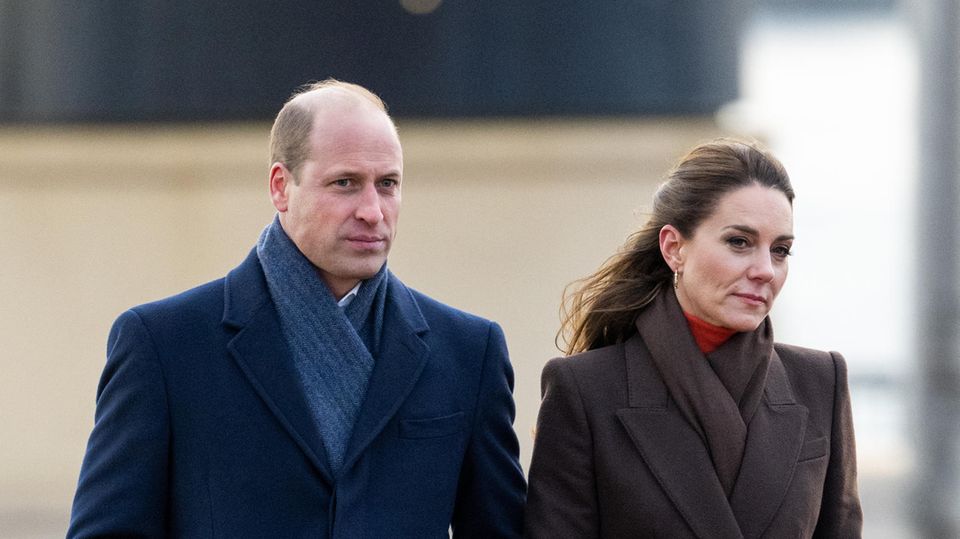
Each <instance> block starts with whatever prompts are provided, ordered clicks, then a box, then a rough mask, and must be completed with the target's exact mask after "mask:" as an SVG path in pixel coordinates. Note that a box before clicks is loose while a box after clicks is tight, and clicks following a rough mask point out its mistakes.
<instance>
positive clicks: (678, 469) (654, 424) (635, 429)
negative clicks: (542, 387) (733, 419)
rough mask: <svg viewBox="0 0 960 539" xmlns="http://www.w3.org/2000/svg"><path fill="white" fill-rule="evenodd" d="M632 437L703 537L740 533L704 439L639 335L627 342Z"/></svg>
mask: <svg viewBox="0 0 960 539" xmlns="http://www.w3.org/2000/svg"><path fill="white" fill-rule="evenodd" d="M624 354H625V356H626V357H625V360H626V366H627V387H628V396H629V400H628V403H629V408H622V409H620V410H618V411H617V417H618V418H619V420H620V422H621V423H622V424H623V426H624V428H625V429H626V430H627V433H628V434H629V435H630V439H631V440H633V443H634V445H636V447H637V449H638V450H639V452H640V454H641V456H642V457H643V460H644V461H645V462H646V463H647V465H648V466H649V468H650V471H651V472H652V473H653V475H654V476H655V477H656V478H657V481H658V482H659V483H660V485H661V487H662V488H663V490H664V491H665V492H666V494H667V496H668V497H669V498H670V500H671V501H672V502H673V504H674V505H675V506H676V507H677V509H678V510H679V512H680V514H681V515H683V518H684V520H686V522H687V524H688V525H689V526H690V528H691V529H692V530H693V532H694V533H695V534H696V535H697V536H698V537H701V538H728V537H731V538H739V537H742V535H741V533H740V529H739V526H738V525H737V521H736V519H735V518H734V514H733V512H732V511H731V509H730V505H729V503H728V502H727V497H726V495H725V494H724V491H723V487H722V486H721V485H720V481H719V479H718V478H717V474H716V471H715V470H714V468H713V462H712V461H711V460H710V455H709V454H708V453H707V449H706V446H705V445H704V442H703V440H702V439H701V438H700V437H699V435H698V434H697V433H696V431H694V430H693V428H692V427H691V426H690V425H689V424H688V423H687V422H686V420H684V419H683V416H682V415H681V414H680V412H679V410H677V408H676V407H675V406H674V405H672V403H671V402H670V399H669V396H668V393H667V388H666V386H665V385H664V383H663V380H662V379H661V377H660V375H659V373H658V372H657V370H656V368H655V367H654V365H653V362H652V360H651V358H650V356H649V352H648V351H647V350H646V348H645V347H644V345H643V342H642V340H641V339H640V337H639V336H634V337H633V338H631V339H630V340H628V341H627V342H626V344H625V346H624Z"/></svg>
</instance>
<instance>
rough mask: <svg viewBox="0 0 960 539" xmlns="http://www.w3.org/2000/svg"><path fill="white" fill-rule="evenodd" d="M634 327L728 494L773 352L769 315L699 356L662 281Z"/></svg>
mask: <svg viewBox="0 0 960 539" xmlns="http://www.w3.org/2000/svg"><path fill="white" fill-rule="evenodd" d="M637 329H638V330H639V332H640V336H641V337H642V338H643V342H644V344H646V346H647V349H648V350H649V351H650V355H651V357H652V359H653V363H654V365H655V366H656V368H657V370H658V371H659V372H660V375H661V376H663V380H664V382H665V383H666V386H667V390H668V391H669V393H670V396H671V397H672V398H673V400H674V402H675V403H676V404H677V407H678V408H679V409H680V412H681V413H682V414H683V416H684V418H685V419H686V420H687V422H688V423H690V425H691V426H692V427H693V428H694V430H696V431H697V433H698V434H699V435H700V438H702V439H703V441H704V445H706V447H707V449H708V450H709V452H710V458H711V460H712V461H713V467H714V469H715V470H716V471H717V477H718V478H719V479H720V484H721V485H723V488H724V490H725V491H726V493H727V496H728V497H729V496H730V494H731V492H733V486H734V485H735V484H736V480H737V475H738V474H739V472H740V463H741V462H742V461H743V451H744V448H745V447H746V441H747V425H749V424H750V420H751V419H752V418H753V414H754V413H755V412H756V411H757V408H758V407H759V406H760V399H761V398H762V397H763V388H764V384H765V383H766V379H767V369H768V367H769V366H770V358H771V355H772V353H773V330H772V329H771V326H770V320H769V319H764V321H763V322H762V323H761V324H760V326H759V327H758V328H757V329H756V330H754V331H748V332H739V333H736V334H734V335H733V336H732V337H730V338H729V339H728V340H727V341H726V342H725V343H723V344H722V345H720V347H719V348H717V349H716V350H714V351H713V352H711V353H710V354H709V355H707V356H706V357H704V355H703V353H702V352H701V351H700V348H699V347H698V346H697V343H696V342H695V341H694V339H693V335H692V334H691V333H690V328H689V326H688V324H687V320H686V318H685V317H684V316H683V312H682V311H681V309H680V304H679V303H678V302H677V296H676V294H675V293H674V291H673V289H672V288H670V287H665V288H664V289H663V291H661V292H660V293H659V294H657V297H656V298H654V300H653V301H652V302H651V303H650V304H649V305H648V306H647V307H646V308H645V309H644V310H643V311H641V312H640V315H639V316H638V317H637Z"/></svg>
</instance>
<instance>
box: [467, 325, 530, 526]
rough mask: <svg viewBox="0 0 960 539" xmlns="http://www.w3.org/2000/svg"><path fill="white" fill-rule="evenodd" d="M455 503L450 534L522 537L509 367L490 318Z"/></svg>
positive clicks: (522, 491) (521, 487)
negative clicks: (473, 411) (472, 419)
mask: <svg viewBox="0 0 960 539" xmlns="http://www.w3.org/2000/svg"><path fill="white" fill-rule="evenodd" d="M475 410H476V412H475V415H474V421H473V425H472V427H471V435H470V441H469V442H468V446H467V450H466V454H465V456H464V462H463V466H462V468H461V473H460V478H459V483H458V486H457V499H456V502H455V506H454V512H453V521H452V522H451V527H452V528H453V536H454V537H455V538H465V537H505V538H506V537H520V535H521V533H522V530H523V504H524V499H525V497H526V490H527V484H526V480H525V479H524V476H523V470H522V469H521V468H520V445H519V442H518V441H517V435H516V432H514V430H513V420H514V416H515V408H514V402H513V369H512V367H511V366H510V359H509V357H508V355H507V344H506V341H505V339H504V337H503V331H502V330H501V329H500V326H498V325H497V324H495V323H491V325H490V329H489V333H488V335H487V343H486V351H485V354H484V360H483V367H482V372H481V381H480V389H479V393H478V395H477V403H476V408H475Z"/></svg>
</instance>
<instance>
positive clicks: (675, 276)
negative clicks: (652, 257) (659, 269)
mask: <svg viewBox="0 0 960 539" xmlns="http://www.w3.org/2000/svg"><path fill="white" fill-rule="evenodd" d="M679 287H680V270H677V271H675V272H673V289H674V290H676V289H677V288H679Z"/></svg>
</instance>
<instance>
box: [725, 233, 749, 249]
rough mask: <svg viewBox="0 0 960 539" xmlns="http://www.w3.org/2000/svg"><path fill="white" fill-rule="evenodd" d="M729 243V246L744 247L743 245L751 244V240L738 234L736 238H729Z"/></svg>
mask: <svg viewBox="0 0 960 539" xmlns="http://www.w3.org/2000/svg"><path fill="white" fill-rule="evenodd" d="M727 245H729V246H731V247H736V248H742V247H746V246H747V245H749V242H748V241H747V238H741V237H739V236H737V237H734V238H728V239H727Z"/></svg>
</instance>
